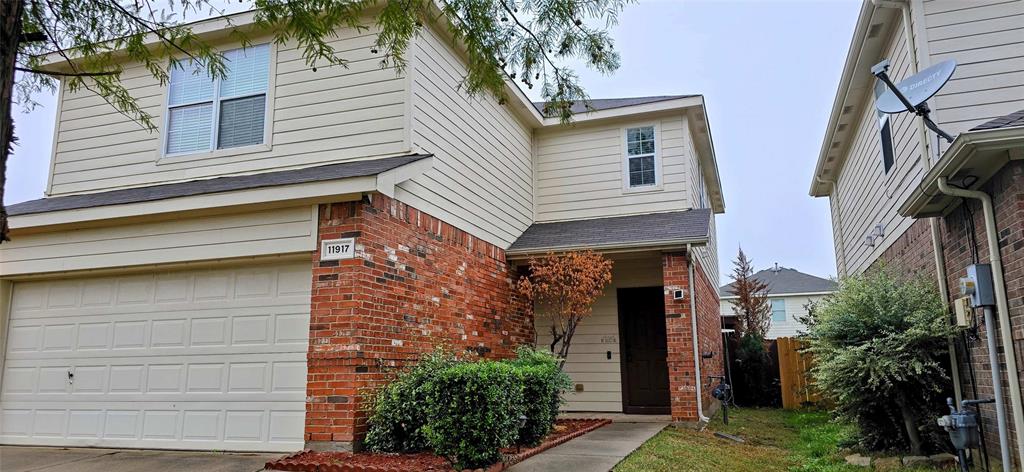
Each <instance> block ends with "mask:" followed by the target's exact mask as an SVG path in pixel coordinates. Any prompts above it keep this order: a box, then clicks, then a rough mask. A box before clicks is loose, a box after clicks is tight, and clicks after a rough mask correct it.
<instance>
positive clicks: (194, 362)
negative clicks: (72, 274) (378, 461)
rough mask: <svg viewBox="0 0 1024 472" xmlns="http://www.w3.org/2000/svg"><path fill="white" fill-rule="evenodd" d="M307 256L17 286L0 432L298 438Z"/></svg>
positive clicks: (63, 441) (282, 442)
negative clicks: (302, 259)
mask: <svg viewBox="0 0 1024 472" xmlns="http://www.w3.org/2000/svg"><path fill="white" fill-rule="evenodd" d="M310 279H311V274H310V264H309V263H308V262H307V263H299V264H288V265H274V266H251V267H238V268H231V269H215V270H192V271H179V272H160V273H149V274H144V275H125V276H116V277H114V276H112V277H94V278H82V279H70V280H68V279H65V280H53V281H40V282H36V281H31V282H18V283H15V284H14V294H13V297H12V303H11V317H10V325H9V326H10V328H9V331H8V338H7V346H8V348H7V354H6V356H7V357H6V361H5V363H4V372H3V386H2V393H0V409H2V417H0V423H2V425H0V430H2V432H0V443H4V444H41V445H71V446H104V447H141V448H173V449H218V450H264V451H290V450H297V449H301V448H302V445H303V424H304V416H305V395H306V350H307V345H308V341H307V340H308V337H309V302H310V300H309V292H310Z"/></svg>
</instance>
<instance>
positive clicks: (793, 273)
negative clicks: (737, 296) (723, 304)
mask: <svg viewBox="0 0 1024 472" xmlns="http://www.w3.org/2000/svg"><path fill="white" fill-rule="evenodd" d="M754 279H755V280H760V281H761V282H764V283H766V284H768V294H769V295H783V294H787V293H818V292H832V291H835V289H836V283H835V282H834V281H832V280H828V279H823V278H821V277H815V276H813V275H811V274H805V273H803V272H800V271H798V270H796V269H787V268H785V267H779V268H778V270H775V269H774V268H772V269H765V270H762V271H760V272H758V273H756V274H754ZM718 293H719V295H721V296H723V297H731V296H733V293H732V284H727V285H723V286H722V287H721V288H719V289H718Z"/></svg>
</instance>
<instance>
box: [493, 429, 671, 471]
mask: <svg viewBox="0 0 1024 472" xmlns="http://www.w3.org/2000/svg"><path fill="white" fill-rule="evenodd" d="M666 425H668V423H667V422H663V423H653V422H645V423H612V424H610V425H608V426H605V427H603V428H599V429H597V430H596V431H592V432H590V433H587V434H584V435H583V436H580V437H578V438H576V439H573V440H571V441H569V442H567V443H565V444H562V445H561V446H558V447H555V448H551V449H548V450H547V451H544V452H542V453H540V454H537V455H536V456H533V457H531V458H529V459H526V460H525V461H523V462H520V463H519V464H516V465H515V466H513V467H512V468H511V469H509V470H510V471H512V472H566V471H574V472H575V471H581V472H607V471H609V470H611V469H612V467H615V464H618V463H619V462H620V461H621V460H622V459H625V458H626V456H628V455H629V453H631V452H633V451H635V450H636V449H637V448H638V447H640V445H641V444H643V443H644V442H646V441H647V440H648V439H651V438H652V437H653V436H654V435H655V434H658V432H659V431H661V430H662V429H664V428H665V426H666Z"/></svg>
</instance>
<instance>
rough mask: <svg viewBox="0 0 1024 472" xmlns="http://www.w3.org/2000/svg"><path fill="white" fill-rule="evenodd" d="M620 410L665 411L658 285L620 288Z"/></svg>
mask: <svg viewBox="0 0 1024 472" xmlns="http://www.w3.org/2000/svg"><path fill="white" fill-rule="evenodd" d="M617 295H618V300H619V342H620V344H621V346H620V347H621V349H622V356H621V358H622V360H621V362H622V403H623V411H624V412H625V413H631V414H645V413H646V414H668V413H669V412H670V410H669V387H668V363H667V362H666V360H667V358H668V344H667V339H666V335H665V296H664V292H663V290H662V288H661V287H642V288H620V289H618V293H617Z"/></svg>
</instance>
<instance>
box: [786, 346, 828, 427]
mask: <svg viewBox="0 0 1024 472" xmlns="http://www.w3.org/2000/svg"><path fill="white" fill-rule="evenodd" d="M776 341H777V343H778V348H779V383H781V384H782V407H783V408H785V409H787V410H793V409H796V408H800V407H801V406H804V405H807V404H813V403H818V402H819V401H821V395H819V394H818V392H817V390H815V389H814V387H813V385H811V381H810V379H811V367H812V366H813V365H814V359H813V358H812V356H811V354H810V353H806V352H800V350H801V349H803V348H805V347H807V343H805V342H803V341H800V340H798V339H795V338H779V339H777V340H776Z"/></svg>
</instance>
